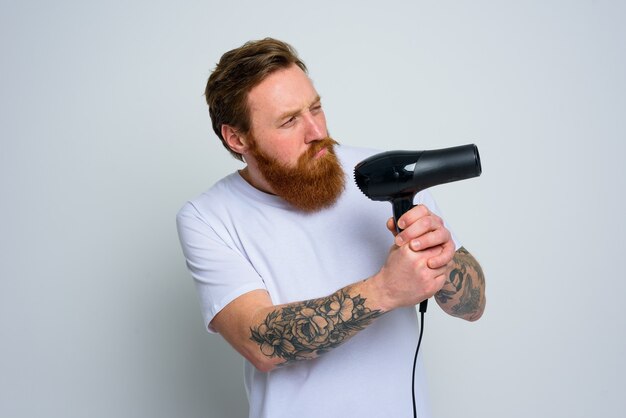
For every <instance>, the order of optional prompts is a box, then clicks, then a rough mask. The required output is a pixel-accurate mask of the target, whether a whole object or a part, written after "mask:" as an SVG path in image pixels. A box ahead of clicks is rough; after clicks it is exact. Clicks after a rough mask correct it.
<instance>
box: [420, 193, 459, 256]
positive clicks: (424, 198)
mask: <svg viewBox="0 0 626 418" xmlns="http://www.w3.org/2000/svg"><path fill="white" fill-rule="evenodd" d="M413 203H415V204H416V205H425V206H426V207H427V208H428V209H430V211H431V212H433V213H434V214H436V215H437V216H439V217H441V218H442V219H443V223H444V225H445V226H446V228H448V231H450V234H452V240H453V241H454V248H455V250H458V249H459V248H461V246H462V244H461V242H460V241H459V240H458V238H457V237H456V235H455V234H454V231H453V230H452V228H450V225H449V224H448V222H447V221H446V219H445V218H444V216H443V214H442V213H441V209H439V206H437V202H435V198H434V197H433V195H432V194H430V192H429V191H428V190H423V191H421V192H419V193H418V194H417V196H415V199H414V202H413Z"/></svg>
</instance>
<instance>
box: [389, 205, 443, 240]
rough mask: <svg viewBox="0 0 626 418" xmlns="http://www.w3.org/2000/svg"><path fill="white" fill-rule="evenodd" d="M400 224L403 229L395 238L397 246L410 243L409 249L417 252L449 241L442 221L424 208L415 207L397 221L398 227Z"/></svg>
mask: <svg viewBox="0 0 626 418" xmlns="http://www.w3.org/2000/svg"><path fill="white" fill-rule="evenodd" d="M401 224H402V225H404V226H405V229H404V230H403V231H402V232H400V233H399V234H397V235H396V237H395V244H396V245H397V246H401V245H403V244H405V243H407V242H410V243H411V248H412V249H413V250H414V251H417V250H423V249H427V248H430V247H434V246H437V245H441V244H443V243H445V242H446V241H449V240H450V239H451V235H450V231H448V230H447V229H446V228H445V226H444V224H443V220H442V219H441V218H440V217H439V216H437V215H435V214H433V213H430V211H429V210H428V208H426V206H416V207H415V208H413V209H411V210H410V211H409V212H407V213H406V214H404V215H403V216H402V217H401V218H400V220H399V221H398V225H401Z"/></svg>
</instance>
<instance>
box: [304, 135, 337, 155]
mask: <svg viewBox="0 0 626 418" xmlns="http://www.w3.org/2000/svg"><path fill="white" fill-rule="evenodd" d="M335 145H339V142H337V141H335V140H334V139H332V138H331V137H329V136H327V137H326V138H323V139H320V140H319V141H315V142H314V143H313V144H311V146H310V147H309V149H308V150H306V152H305V153H304V154H303V155H302V156H301V157H300V159H303V160H310V159H311V158H313V157H315V155H316V154H317V153H318V152H320V151H321V150H322V149H324V148H327V149H328V151H329V152H331V153H333V154H334V149H333V147H334V146H335Z"/></svg>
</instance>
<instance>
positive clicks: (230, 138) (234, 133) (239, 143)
mask: <svg viewBox="0 0 626 418" xmlns="http://www.w3.org/2000/svg"><path fill="white" fill-rule="evenodd" d="M222 137H224V141H225V142H226V145H228V147H229V148H230V149H231V150H233V151H235V152H236V153H238V154H245V152H246V151H247V150H248V141H247V139H246V137H245V136H244V135H242V134H241V133H240V132H239V131H238V130H237V129H235V128H233V127H232V126H230V125H225V124H224V125H222Z"/></svg>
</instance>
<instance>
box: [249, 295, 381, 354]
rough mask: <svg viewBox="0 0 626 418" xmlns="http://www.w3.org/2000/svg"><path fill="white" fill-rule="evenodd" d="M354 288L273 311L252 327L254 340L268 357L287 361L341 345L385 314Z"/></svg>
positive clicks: (320, 352)
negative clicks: (351, 290) (369, 303)
mask: <svg viewBox="0 0 626 418" xmlns="http://www.w3.org/2000/svg"><path fill="white" fill-rule="evenodd" d="M349 291H350V288H349V287H348V288H344V289H341V290H339V291H337V292H335V293H334V294H332V295H330V296H328V297H324V298H319V299H312V300H309V301H305V302H298V303H295V304H290V305H287V306H285V307H283V308H281V309H277V310H274V311H272V312H271V313H270V314H269V315H268V316H267V317H266V318H265V320H264V321H263V323H262V324H260V325H258V326H256V327H252V328H251V329H250V331H251V334H252V335H251V339H252V340H253V341H255V342H256V343H257V344H259V346H260V349H261V352H262V353H263V354H264V355H265V356H267V357H279V358H282V359H284V360H286V361H287V362H291V361H295V360H303V359H311V358H315V357H317V356H319V355H320V354H322V353H324V352H326V351H328V350H329V349H331V348H333V347H336V346H338V345H339V344H341V343H342V342H344V341H345V340H346V339H348V338H350V337H351V336H352V335H354V334H355V333H356V332H357V331H360V330H362V329H364V328H365V327H366V326H367V325H369V324H370V323H371V322H372V321H373V320H374V319H375V318H377V317H379V316H381V315H382V312H381V311H379V310H371V309H369V308H367V307H366V306H365V299H364V298H362V297H361V296H360V295H356V296H351V295H350V294H349Z"/></svg>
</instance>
